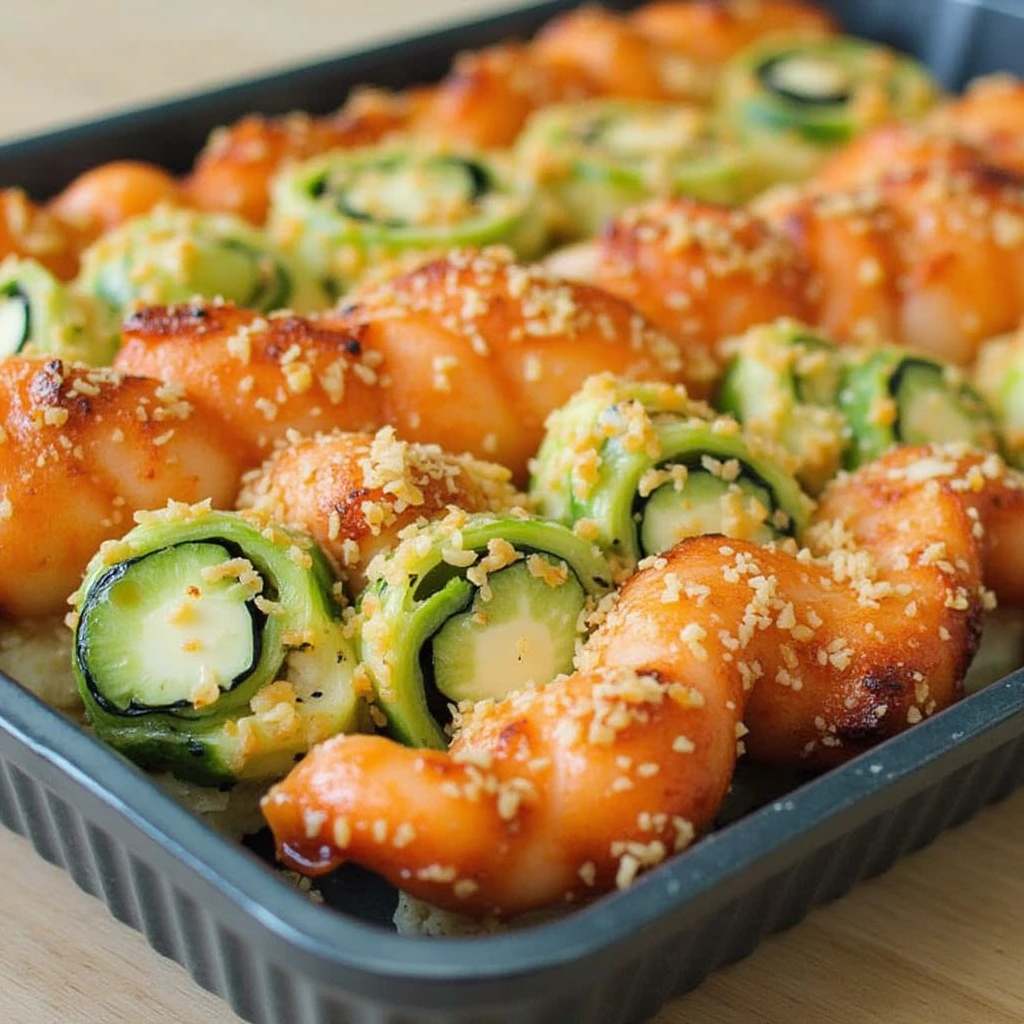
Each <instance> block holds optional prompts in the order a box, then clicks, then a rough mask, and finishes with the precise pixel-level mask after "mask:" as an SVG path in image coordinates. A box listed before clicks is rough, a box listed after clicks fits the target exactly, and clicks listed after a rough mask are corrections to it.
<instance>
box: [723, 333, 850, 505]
mask: <svg viewBox="0 0 1024 1024" xmlns="http://www.w3.org/2000/svg"><path fill="white" fill-rule="evenodd" d="M841 379H842V363H841V360H840V355H839V350H838V349H837V348H836V347H835V346H834V345H833V344H832V343H831V342H829V341H826V340H825V339H824V338H822V337H821V336H820V335H818V334H815V333H814V332H813V331H811V330H810V329H808V328H806V327H804V326H803V325H801V324H799V323H797V322H796V321H793V320H779V321H777V322H776V323H774V324H766V325H765V326H763V327H753V328H751V329H750V330H749V331H747V333H746V334H744V335H743V336H742V337H741V338H739V339H738V340H737V341H736V343H735V355H734V356H733V359H732V362H731V363H730V364H729V366H728V368H727V369H726V372H725V376H724V377H723V379H722V383H721V385H720V387H719V392H718V399H717V405H718V407H719V408H720V409H721V410H722V411H723V412H727V413H731V414H732V415H733V416H735V417H736V419H738V420H739V421H740V423H742V424H743V427H744V429H745V430H746V431H747V432H749V433H754V434H757V435H759V436H762V437H765V438H767V439H768V440H769V441H772V442H774V443H775V444H778V445H779V446H780V447H782V448H784V449H786V451H788V452H789V453H790V454H791V455H793V456H794V458H795V459H796V468H795V473H796V477H797V479H798V480H799V481H800V483H801V484H802V485H803V486H804V487H805V488H807V490H808V491H810V492H811V493H812V494H816V493H817V492H818V491H820V490H821V488H822V487H824V485H825V484H826V483H827V482H828V481H829V480H830V479H831V478H832V477H833V476H835V474H836V472H837V471H838V470H839V468H840V466H841V465H842V460H843V449H844V448H845V445H846V438H845V431H844V428H845V425H846V420H845V417H844V416H843V414H842V413H841V412H840V411H839V409H838V408H836V404H835V403H836V399H837V396H838V393H839V388H840V384H841Z"/></svg>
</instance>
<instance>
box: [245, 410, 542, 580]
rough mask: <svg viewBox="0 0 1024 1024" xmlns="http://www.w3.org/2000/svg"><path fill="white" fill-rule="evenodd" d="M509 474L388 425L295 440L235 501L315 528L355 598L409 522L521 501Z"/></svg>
mask: <svg viewBox="0 0 1024 1024" xmlns="http://www.w3.org/2000/svg"><path fill="white" fill-rule="evenodd" d="M511 477H512V474H511V472H510V471H509V470H508V469H506V468H505V467H504V466H499V465H497V464H496V463H493V462H482V461H480V460H479V459H474V458H472V457H471V456H469V455H451V454H449V453H448V452H446V451H444V449H442V448H439V447H438V446H437V445H426V444H415V443H412V442H408V441H402V440H400V439H399V438H398V437H397V436H396V434H395V430H394V427H382V428H381V429H380V430H379V431H377V433H376V434H374V435H370V434H358V433H334V434H318V435H317V436H315V437H310V438H296V439H295V440H294V441H292V442H291V443H290V444H287V445H286V446H284V447H282V448H280V449H279V450H278V451H276V452H274V454H273V455H272V456H271V457H270V458H269V459H268V460H267V461H266V462H265V463H264V464H263V466H261V467H260V468H259V469H257V470H254V471H253V472H251V473H249V474H248V475H247V477H246V479H245V480H244V481H243V483H244V486H243V489H242V492H241V494H240V495H239V499H238V506H239V507H240V508H256V509H259V510H261V511H263V512H265V513H267V515H269V516H270V518H271V519H273V520H274V521H275V522H281V523H289V524H292V525H295V526H297V527H299V528H300V529H302V530H303V531H305V532H306V533H309V534H311V535H312V536H313V537H314V538H315V539H316V541H317V543H318V544H319V545H320V547H321V548H323V550H324V551H325V552H326V553H327V554H328V556H329V557H331V558H332V559H333V560H334V563H335V566H336V567H337V568H338V570H339V574H340V575H341V576H342V578H343V579H344V580H345V581H346V582H347V583H348V585H349V587H350V589H351V590H352V592H353V593H354V594H358V593H359V592H360V591H361V590H362V589H363V587H364V586H365V585H366V575H365V571H366V566H367V565H368V564H369V562H370V560H371V559H372V558H373V557H374V556H375V555H376V554H378V552H380V551H384V550H387V549H390V548H393V547H394V546H395V545H396V544H397V543H398V539H399V537H398V535H399V533H400V532H401V531H402V530H403V529H405V527H407V526H409V525H411V524H412V523H415V522H417V521H418V520H420V519H433V518H440V517H441V516H443V515H444V513H445V511H446V509H447V508H448V507H449V506H451V505H457V506H458V507H459V508H461V509H464V510H465V511H467V512H488V511H490V512H498V511H504V510H507V509H510V508H513V507H515V506H523V505H525V504H526V502H527V498H526V496H525V495H524V494H522V493H521V492H519V491H517V490H516V489H515V487H513V486H512V483H511Z"/></svg>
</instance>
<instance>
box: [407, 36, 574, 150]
mask: <svg viewBox="0 0 1024 1024" xmlns="http://www.w3.org/2000/svg"><path fill="white" fill-rule="evenodd" d="M593 92H594V87H593V86H592V85H591V83H590V81H589V79H588V78H587V77H586V76H585V75H583V74H582V73H581V72H580V71H579V70H577V69H576V68H574V67H571V66H564V65H558V64H551V63H545V62H544V61H542V60H540V59H538V58H537V57H536V56H535V55H533V54H532V53H531V51H530V50H528V49H527V48H526V47H524V46H516V45H513V44H505V45H503V46H494V47H491V48H490V49H486V50H480V51H477V52H474V53H463V54H460V55H459V56H458V57H456V58H455V62H454V64H453V65H452V70H451V71H450V72H449V73H448V75H447V76H446V77H445V78H444V79H443V80H442V81H441V83H440V85H439V86H438V87H437V89H436V90H435V91H434V94H433V96H432V97H431V98H430V99H429V100H428V101H427V102H426V103H425V104H424V105H423V108H422V110H421V112H420V113H419V115H418V116H417V117H416V118H415V119H414V121H413V122H412V124H411V126H410V128H411V130H412V131H413V132H415V133H417V134H419V135H423V136H426V137H428V138H430V139H432V140H437V141H439V142H442V143H445V144H464V145H469V146H476V147H479V148H495V147H503V146H508V145H510V144H511V143H512V142H514V141H515V138H516V136H517V135H518V134H519V132H520V131H521V130H522V127H523V125H524V124H525V123H526V121H527V119H528V118H529V116H530V115H531V114H532V113H533V112H534V111H535V110H537V109H538V108H539V107H542V106H545V105H546V104H549V103H561V102H567V101H570V100H577V99H584V98H586V97H587V96H590V95H592V94H593Z"/></svg>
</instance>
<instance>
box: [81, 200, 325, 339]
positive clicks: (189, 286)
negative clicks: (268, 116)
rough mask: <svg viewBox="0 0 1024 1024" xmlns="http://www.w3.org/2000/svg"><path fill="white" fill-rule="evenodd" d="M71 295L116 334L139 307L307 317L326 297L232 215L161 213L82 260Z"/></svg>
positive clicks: (138, 221)
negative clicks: (290, 312)
mask: <svg viewBox="0 0 1024 1024" xmlns="http://www.w3.org/2000/svg"><path fill="white" fill-rule="evenodd" d="M75 288H76V289H77V291H78V292H79V293H81V294H83V295H87V296H89V297H91V298H92V299H93V300H94V301H95V302H97V303H98V304H99V305H100V306H101V307H102V308H103V309H104V310H105V311H106V314H107V317H108V319H109V320H110V322H111V323H112V324H113V325H114V327H115V328H116V327H117V326H119V325H120V322H121V320H122V319H123V318H124V316H125V315H126V313H127V312H129V311H130V310H131V309H132V308H133V307H136V306H139V305H167V304H170V303H175V302H188V301H190V300H191V299H193V298H195V297H196V296H197V295H198V296H202V297H203V298H207V299H217V298H221V299H225V300H228V301H231V302H234V303H235V304H236V305H239V306H243V307H245V308H246V309H254V310H257V311H258V312H263V313H265V312H269V311H271V310H274V309H282V308H291V309H294V310H295V311H296V312H312V311H314V310H317V309H322V308H325V307H327V306H328V305H330V296H328V295H327V294H326V293H325V292H324V291H323V290H322V289H320V288H319V287H318V286H317V285H316V284H315V283H314V282H313V281H312V280H310V279H306V278H304V277H302V275H301V274H299V273H297V271H296V269H295V267H293V266H292V264H291V261H290V260H289V259H288V258H287V257H286V256H284V255H283V254H281V253H280V252H278V251H277V250H276V248H275V247H274V246H273V245H272V244H271V243H270V241H269V240H268V239H267V237H266V236H265V235H264V234H263V232H262V231H260V230H259V229H257V228H254V227H252V226H251V225H250V224H247V223H246V222H245V221H242V220H240V219H239V218H237V217H234V216H232V215H230V214H222V213H198V212H196V211H193V210H179V209H172V208H168V207H161V208H158V209H156V210H154V211H153V212H151V213H148V214H145V215H144V216H142V217H136V218H134V219H133V220H130V221H127V222H126V223H125V224H123V225H121V226H120V227H119V228H116V229H115V230H113V231H110V232H107V233H106V234H105V235H103V236H102V237H101V238H100V239H99V240H98V241H96V242H94V243H93V244H92V245H91V246H90V247H89V248H88V249H86V250H85V252H84V253H83V254H82V266H81V270H80V272H79V275H78V278H77V279H76V281H75Z"/></svg>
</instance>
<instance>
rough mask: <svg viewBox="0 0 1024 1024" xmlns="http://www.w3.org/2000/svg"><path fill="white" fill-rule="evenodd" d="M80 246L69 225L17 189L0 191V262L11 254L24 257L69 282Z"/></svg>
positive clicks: (80, 238)
mask: <svg viewBox="0 0 1024 1024" xmlns="http://www.w3.org/2000/svg"><path fill="white" fill-rule="evenodd" d="M84 246H85V239H84V238H82V237H81V236H80V235H79V234H78V233H77V232H76V231H75V230H74V228H72V227H71V225H69V224H65V223H64V222H63V221H61V220H59V219H58V218H57V217H55V216H54V215H53V214H52V213H51V212H50V211H49V210H46V209H42V208H40V207H38V206H36V204H35V203H33V202H32V200H31V199H29V197H28V196H27V195H26V194H25V192H23V191H22V190H21V189H20V188H5V189H0V262H2V261H3V259H4V257H5V256H10V255H12V254H13V255H15V256H24V257H28V258H30V259H33V260H37V261H38V262H39V263H42V264H43V266H44V267H46V268H47V270H49V271H50V272H51V273H53V274H54V275H55V276H57V277H59V278H60V279H61V280H62V281H70V280H71V278H73V277H74V276H75V274H76V273H77V272H78V257H79V254H80V253H81V251H82V249H83V248H84Z"/></svg>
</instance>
